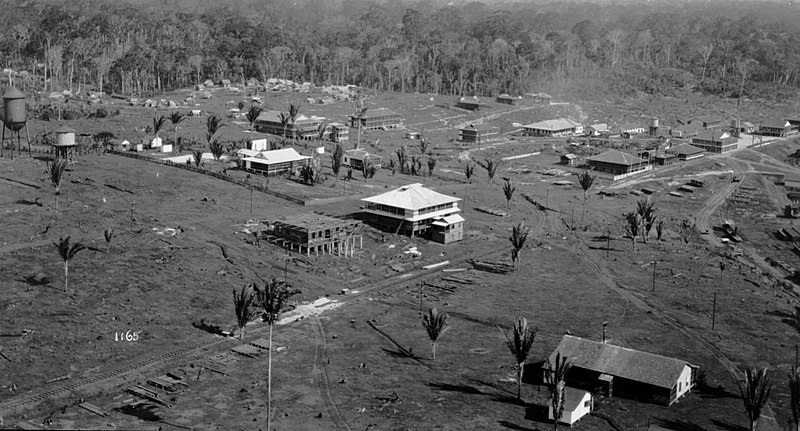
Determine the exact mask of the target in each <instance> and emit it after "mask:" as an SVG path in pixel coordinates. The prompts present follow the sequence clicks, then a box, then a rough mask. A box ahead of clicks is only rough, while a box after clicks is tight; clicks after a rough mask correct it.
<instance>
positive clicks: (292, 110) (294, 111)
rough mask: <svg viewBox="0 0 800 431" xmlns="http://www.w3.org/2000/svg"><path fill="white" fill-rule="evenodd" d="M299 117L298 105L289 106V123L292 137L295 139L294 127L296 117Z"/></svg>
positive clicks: (295, 129)
mask: <svg viewBox="0 0 800 431" xmlns="http://www.w3.org/2000/svg"><path fill="white" fill-rule="evenodd" d="M298 115H300V105H295V104H294V103H290V104H289V121H291V122H292V137H293V138H294V139H297V128H296V127H295V126H294V123H295V121H297V116H298Z"/></svg>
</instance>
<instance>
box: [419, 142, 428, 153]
mask: <svg viewBox="0 0 800 431" xmlns="http://www.w3.org/2000/svg"><path fill="white" fill-rule="evenodd" d="M426 152H428V140H427V139H425V138H420V140H419V153H420V154H421V155H423V156H424V155H425V153H426Z"/></svg>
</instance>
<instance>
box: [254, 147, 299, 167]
mask: <svg viewBox="0 0 800 431" xmlns="http://www.w3.org/2000/svg"><path fill="white" fill-rule="evenodd" d="M310 158H311V157H309V156H303V155H300V153H298V152H297V151H295V149H294V148H282V149H280V150H272V151H260V152H259V153H258V154H256V155H255V156H253V157H248V158H246V159H244V160H249V161H254V162H259V163H267V164H273V163H285V162H296V161H299V160H304V159H310Z"/></svg>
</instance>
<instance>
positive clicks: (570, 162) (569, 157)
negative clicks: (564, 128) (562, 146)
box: [561, 154, 578, 166]
mask: <svg viewBox="0 0 800 431" xmlns="http://www.w3.org/2000/svg"><path fill="white" fill-rule="evenodd" d="M577 159H578V156H576V155H575V154H562V155H561V164H562V165H567V166H574V165H575V160H577Z"/></svg>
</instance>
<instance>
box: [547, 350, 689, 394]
mask: <svg viewBox="0 0 800 431" xmlns="http://www.w3.org/2000/svg"><path fill="white" fill-rule="evenodd" d="M557 354H560V355H561V357H562V358H566V359H567V360H568V361H572V368H571V369H570V371H569V372H568V373H567V376H566V380H567V386H571V387H575V388H581V389H585V390H588V391H590V392H593V393H600V394H603V395H604V396H608V397H610V396H614V394H617V395H622V396H624V397H627V398H634V399H640V400H644V401H647V402H653V403H657V404H663V405H667V406H670V405H672V404H673V403H675V402H676V401H678V399H679V398H680V397H682V396H684V395H685V394H687V393H688V392H689V391H690V390H691V389H692V387H693V386H694V377H695V372H696V370H697V368H698V367H696V366H694V365H692V364H690V363H688V362H686V361H682V360H680V359H675V358H668V357H666V356H660V355H656V354H653V353H647V352H642V351H639V350H634V349H629V348H625V347H619V346H614V345H611V344H607V343H601V342H598V341H592V340H587V339H585V338H579V337H574V336H571V335H565V336H564V337H563V338H562V339H561V342H560V343H559V345H558V347H557V348H556V350H555V351H554V352H553V353H552V354H551V355H550V359H549V360H548V362H549V363H550V364H553V363H555V361H556V355H557ZM544 371H545V372H547V368H545V370H544Z"/></svg>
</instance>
